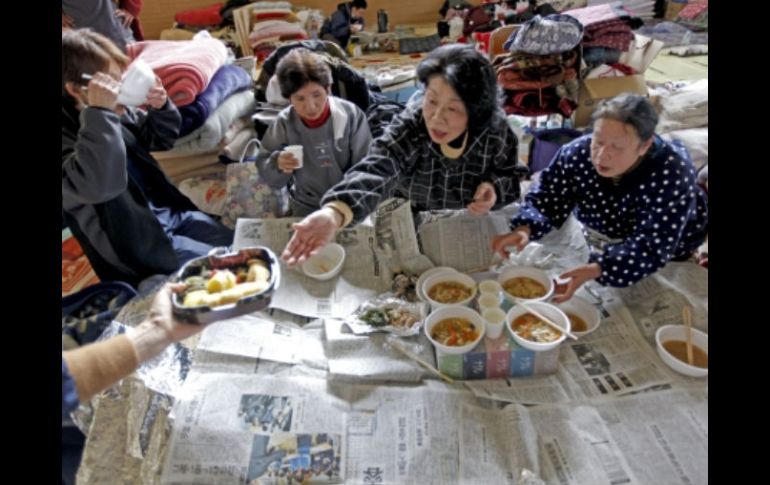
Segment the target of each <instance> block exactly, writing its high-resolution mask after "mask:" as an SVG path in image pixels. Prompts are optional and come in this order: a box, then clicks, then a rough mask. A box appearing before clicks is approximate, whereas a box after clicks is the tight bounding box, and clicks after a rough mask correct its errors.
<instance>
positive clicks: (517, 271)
mask: <svg viewBox="0 0 770 485" xmlns="http://www.w3.org/2000/svg"><path fill="white" fill-rule="evenodd" d="M521 277H526V278H532V279H533V280H535V281H537V282H538V283H540V284H541V285H543V286H545V295H543V296H541V297H539V298H520V299H521V300H525V301H528V302H530V301H544V300H547V299H549V298H550V297H551V295H552V294H553V290H554V285H553V279H552V278H551V276H550V275H549V274H548V273H546V272H545V271H543V270H542V269H538V268H530V267H528V266H509V267H507V268H505V269H504V270H503V272H502V273H500V274H499V275H498V277H497V281H499V282H500V285H501V286H502V285H504V284H505V282H506V281H508V280H509V279H511V278H521ZM503 296H504V297H505V299H506V300H508V301H510V302H511V303H516V300H515V299H514V297H513V295H511V294H510V293H508V292H507V291H505V288H503Z"/></svg>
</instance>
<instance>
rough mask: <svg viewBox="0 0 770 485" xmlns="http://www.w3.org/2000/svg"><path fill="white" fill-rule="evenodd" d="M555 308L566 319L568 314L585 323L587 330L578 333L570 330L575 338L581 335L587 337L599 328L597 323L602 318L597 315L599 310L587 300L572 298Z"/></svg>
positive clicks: (577, 297)
mask: <svg viewBox="0 0 770 485" xmlns="http://www.w3.org/2000/svg"><path fill="white" fill-rule="evenodd" d="M556 306H557V307H558V308H559V310H561V311H563V312H564V313H565V314H566V315H567V318H569V314H570V313H571V314H573V315H575V316H577V317H580V318H581V319H582V320H583V321H584V322H586V327H587V328H586V329H585V330H583V331H582V332H578V331H576V330H575V329H574V328H572V330H571V331H572V333H574V334H575V335H576V336H578V337H582V336H583V335H588V334H589V333H591V332H593V331H594V330H596V329H597V328H599V322H601V319H602V316H601V314H600V313H599V309H598V308H596V307H595V306H594V305H592V304H591V303H590V302H589V301H588V300H585V299H583V298H580V297H579V296H573V297H572V298H570V299H569V300H567V301H565V302H564V303H559V304H558V305H556Z"/></svg>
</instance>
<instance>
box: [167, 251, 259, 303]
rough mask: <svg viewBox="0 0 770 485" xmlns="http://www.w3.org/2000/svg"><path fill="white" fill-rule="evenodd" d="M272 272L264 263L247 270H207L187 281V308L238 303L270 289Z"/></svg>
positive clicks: (252, 263) (251, 264)
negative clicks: (242, 299)
mask: <svg viewBox="0 0 770 485" xmlns="http://www.w3.org/2000/svg"><path fill="white" fill-rule="evenodd" d="M269 282H270V269H269V268H268V266H267V263H265V262H264V261H262V260H261V259H251V260H249V261H248V263H247V265H246V266H239V267H234V268H228V269H214V270H209V269H204V270H203V271H201V274H199V275H196V276H190V277H188V278H186V279H185V280H184V283H185V284H186V285H187V288H186V289H185V291H184V293H183V303H182V304H183V306H186V307H196V306H210V307H215V306H219V305H226V304H228V303H235V302H237V301H238V300H240V299H241V298H244V297H247V296H251V295H256V294H257V293H261V292H263V291H265V290H266V289H267V288H268V287H269Z"/></svg>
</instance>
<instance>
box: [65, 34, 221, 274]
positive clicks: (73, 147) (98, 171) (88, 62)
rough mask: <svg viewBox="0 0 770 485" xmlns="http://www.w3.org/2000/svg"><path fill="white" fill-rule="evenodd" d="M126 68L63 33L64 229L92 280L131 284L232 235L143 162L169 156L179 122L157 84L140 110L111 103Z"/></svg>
mask: <svg viewBox="0 0 770 485" xmlns="http://www.w3.org/2000/svg"><path fill="white" fill-rule="evenodd" d="M127 64H128V58H127V57H126V56H125V55H124V54H123V53H122V52H121V51H120V50H119V49H118V47H117V46H116V45H115V44H114V43H113V42H112V41H110V40H109V39H108V38H106V37H104V36H103V35H101V34H97V33H96V32H93V31H91V30H90V29H79V30H67V31H63V32H62V211H63V217H64V221H65V222H66V224H67V225H68V226H69V227H70V229H71V230H72V234H73V235H74V236H75V238H76V239H77V240H78V242H79V243H80V245H81V246H82V247H83V250H84V251H85V253H86V256H88V259H89V261H90V262H91V265H92V266H93V268H94V271H95V272H96V274H97V276H99V278H100V279H102V280H104V281H111V280H118V281H125V282H127V283H130V284H132V285H134V286H136V285H138V283H139V282H140V281H142V280H143V279H145V278H147V277H149V276H152V275H155V274H169V273H172V272H174V271H176V270H177V269H178V268H179V267H180V266H181V265H182V264H183V263H184V262H186V261H188V260H190V259H192V258H195V257H198V256H203V255H205V254H207V253H208V252H209V251H210V250H211V249H213V248H214V247H218V246H229V245H230V244H232V239H233V233H232V231H231V230H230V229H228V228H226V227H225V226H223V225H222V224H220V223H219V222H218V221H216V220H215V219H214V218H212V217H211V216H209V215H207V214H204V213H203V212H200V211H198V210H196V207H195V205H193V203H192V202H190V200H189V199H188V198H187V197H185V196H184V195H183V194H182V193H181V192H179V190H177V188H176V187H174V185H172V184H171V182H170V181H169V180H168V178H167V177H166V175H165V174H164V173H163V171H162V170H161V169H160V167H159V165H158V162H157V161H156V160H155V159H154V158H153V157H152V155H151V154H150V151H151V150H167V149H169V148H171V146H172V144H173V142H174V140H175V139H176V138H177V136H178V134H179V125H180V122H181V117H180V115H179V111H178V110H177V109H176V107H175V106H174V104H173V103H172V102H171V100H170V99H168V96H167V95H166V91H165V89H163V86H162V85H161V83H160V79H157V78H156V85H155V87H153V88H152V89H151V90H150V91H149V93H148V95H147V105H148V106H149V109H148V111H147V112H144V111H143V110H140V109H132V108H127V107H125V106H122V105H119V104H117V98H118V92H119V90H120V79H121V76H122V73H123V71H124V70H125V68H126V66H127ZM84 77H86V78H90V79H89V80H86V79H84Z"/></svg>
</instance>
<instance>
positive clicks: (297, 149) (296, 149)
mask: <svg viewBox="0 0 770 485" xmlns="http://www.w3.org/2000/svg"><path fill="white" fill-rule="evenodd" d="M284 151H287V152H289V153H291V154H292V155H294V158H296V159H297V161H298V162H299V165H297V168H302V165H303V158H304V156H303V155H304V152H303V149H302V145H289V146H287V147H286V148H284Z"/></svg>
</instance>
